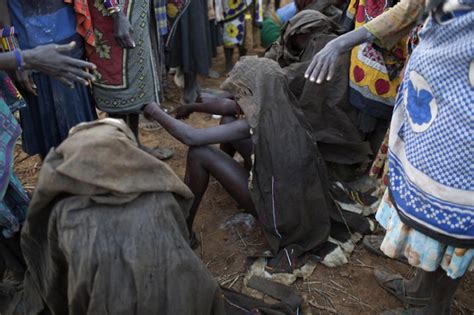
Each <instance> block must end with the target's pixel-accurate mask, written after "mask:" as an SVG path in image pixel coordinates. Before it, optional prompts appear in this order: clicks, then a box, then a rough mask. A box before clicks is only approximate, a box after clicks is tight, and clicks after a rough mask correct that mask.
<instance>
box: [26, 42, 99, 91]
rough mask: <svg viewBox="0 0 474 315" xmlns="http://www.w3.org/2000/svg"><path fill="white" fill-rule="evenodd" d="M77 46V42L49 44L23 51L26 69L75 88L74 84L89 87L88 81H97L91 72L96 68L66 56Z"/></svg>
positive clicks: (88, 63)
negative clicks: (77, 83)
mask: <svg viewBox="0 0 474 315" xmlns="http://www.w3.org/2000/svg"><path fill="white" fill-rule="evenodd" d="M75 46H76V43H75V42H70V43H69V44H67V45H56V44H49V45H43V46H38V47H36V48H33V49H28V50H24V51H22V57H23V62H24V68H25V69H26V70H29V69H31V70H33V69H34V70H37V71H40V72H43V73H44V74H47V75H50V76H53V77H55V78H56V79H58V80H59V81H61V82H63V83H65V84H67V85H69V86H71V87H74V84H73V83H74V82H79V83H82V84H85V85H88V84H89V83H88V80H91V81H94V80H95V77H94V76H93V75H92V74H91V73H89V71H94V70H95V69H96V66H95V65H94V64H93V63H90V62H87V61H84V60H80V59H76V58H72V57H69V56H66V55H65V53H67V52H70V51H71V50H73V49H74V47H75Z"/></svg>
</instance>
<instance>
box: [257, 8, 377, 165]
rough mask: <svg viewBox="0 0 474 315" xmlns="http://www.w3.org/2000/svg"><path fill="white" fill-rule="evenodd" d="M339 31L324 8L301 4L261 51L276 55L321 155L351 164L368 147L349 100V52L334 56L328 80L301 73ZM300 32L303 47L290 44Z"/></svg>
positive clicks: (364, 154) (364, 155) (364, 158)
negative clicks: (302, 7)
mask: <svg viewBox="0 0 474 315" xmlns="http://www.w3.org/2000/svg"><path fill="white" fill-rule="evenodd" d="M324 3H325V2H324V1H320V2H319V5H320V7H322V8H326V9H324V11H323V12H327V11H328V10H329V9H328V8H331V6H325V5H324ZM342 32H343V30H342V28H341V27H340V26H339V25H338V24H336V23H335V22H334V20H333V19H331V18H330V17H328V16H326V15H325V14H324V13H321V12H319V11H315V10H304V11H302V12H300V13H298V14H297V15H295V16H294V17H293V18H292V19H291V20H290V21H289V22H288V23H287V24H286V25H285V27H284V28H283V29H282V33H281V34H282V35H281V37H280V39H279V40H278V41H276V42H275V43H274V44H273V45H272V47H271V48H270V49H269V50H268V51H267V53H266V54H265V56H266V57H268V58H271V59H273V60H276V61H277V62H278V63H279V64H280V66H281V67H283V68H284V69H285V71H286V72H287V77H288V79H289V87H290V89H291V92H292V93H293V94H294V96H295V97H296V98H297V99H298V102H297V104H298V106H299V107H300V108H301V110H302V111H303V113H304V115H305V118H306V119H307V120H308V122H309V124H310V126H311V128H312V131H313V136H314V137H315V140H316V141H317V142H318V147H319V150H320V151H321V153H322V155H323V157H324V159H325V160H326V161H331V162H336V163H341V164H356V163H360V162H364V161H367V160H368V158H369V154H370V153H371V149H370V146H369V144H368V143H367V142H365V141H363V136H362V134H361V133H360V132H359V130H358V128H357V124H356V122H357V115H358V110H357V109H355V108H354V107H353V106H351V104H350V103H349V98H348V92H349V91H348V85H349V84H348V77H349V74H348V71H349V56H348V55H347V54H346V55H343V56H342V57H341V58H339V60H338V61H337V69H338V71H337V72H336V77H335V78H334V79H333V80H331V81H330V82H324V83H323V84H318V85H317V84H314V83H312V82H309V81H308V80H305V78H304V73H305V71H306V69H307V68H308V65H309V63H310V62H311V60H312V58H313V56H314V55H315V54H316V53H317V52H318V51H320V50H321V49H322V48H323V47H324V46H325V45H326V43H328V42H329V41H331V40H332V39H334V38H336V37H337V36H338V35H339V34H341V33H342ZM301 35H305V36H307V39H306V41H305V45H304V47H303V49H299V48H298V47H296V46H295V45H294V44H293V39H294V38H296V37H297V36H301Z"/></svg>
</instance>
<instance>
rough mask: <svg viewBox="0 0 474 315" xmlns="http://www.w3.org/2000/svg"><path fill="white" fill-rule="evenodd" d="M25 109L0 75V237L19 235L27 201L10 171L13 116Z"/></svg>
mask: <svg viewBox="0 0 474 315" xmlns="http://www.w3.org/2000/svg"><path fill="white" fill-rule="evenodd" d="M24 105H25V103H24V101H23V99H21V97H20V95H19V93H18V91H17V89H16V88H15V86H14V85H13V83H12V81H11V80H10V78H9V77H8V76H7V74H6V73H5V72H0V228H1V233H2V235H3V237H6V238H10V237H12V236H13V235H14V234H15V233H17V232H19V231H20V227H21V225H22V224H23V221H24V220H25V216H26V210H27V208H28V204H29V200H30V199H29V197H28V195H27V193H26V192H25V190H24V189H23V186H22V185H21V183H20V181H19V180H18V178H17V177H16V175H15V172H14V170H13V158H14V151H15V144H16V140H17V139H18V137H19V136H20V133H21V129H20V125H19V124H18V122H17V120H16V118H15V117H14V116H13V112H14V111H16V110H17V109H18V108H19V107H23V106H24Z"/></svg>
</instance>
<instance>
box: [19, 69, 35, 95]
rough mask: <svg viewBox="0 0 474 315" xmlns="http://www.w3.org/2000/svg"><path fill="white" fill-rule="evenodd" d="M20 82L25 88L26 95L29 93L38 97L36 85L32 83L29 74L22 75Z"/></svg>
mask: <svg viewBox="0 0 474 315" xmlns="http://www.w3.org/2000/svg"><path fill="white" fill-rule="evenodd" d="M22 82H23V85H24V87H25V89H26V91H27V92H28V93H31V94H33V95H35V96H37V95H38V93H37V91H36V89H37V87H36V84H35V82H34V81H33V78H32V77H31V75H30V74H29V73H26V74H25V75H24V77H23V81H22Z"/></svg>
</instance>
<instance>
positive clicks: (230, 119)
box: [220, 116, 235, 125]
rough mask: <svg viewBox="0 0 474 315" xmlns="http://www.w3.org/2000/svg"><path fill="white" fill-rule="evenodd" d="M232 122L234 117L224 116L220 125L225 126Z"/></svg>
mask: <svg viewBox="0 0 474 315" xmlns="http://www.w3.org/2000/svg"><path fill="white" fill-rule="evenodd" d="M233 121H235V117H234V116H224V117H222V118H221V122H220V124H221V125H225V124H228V123H231V122H233Z"/></svg>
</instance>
